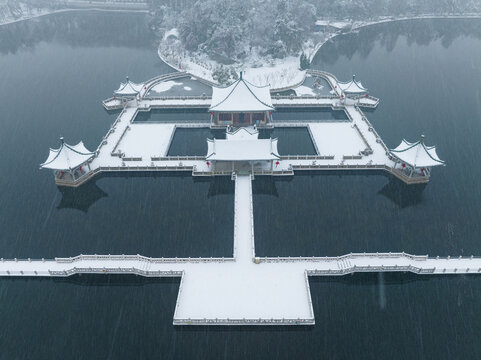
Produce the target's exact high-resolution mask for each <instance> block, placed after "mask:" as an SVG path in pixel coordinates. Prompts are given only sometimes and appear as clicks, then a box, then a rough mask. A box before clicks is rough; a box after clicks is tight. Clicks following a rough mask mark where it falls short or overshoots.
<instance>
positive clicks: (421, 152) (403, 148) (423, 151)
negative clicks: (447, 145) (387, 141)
mask: <svg viewBox="0 0 481 360" xmlns="http://www.w3.org/2000/svg"><path fill="white" fill-rule="evenodd" d="M390 153H391V155H392V156H394V157H395V158H397V159H399V160H401V161H402V162H405V163H406V164H408V165H410V166H412V167H414V168H420V167H431V166H437V165H445V164H446V163H445V162H444V161H443V160H441V159H440V158H439V157H438V154H437V153H436V147H435V146H426V144H424V135H422V136H421V140H419V141H418V142H415V143H410V142H408V141H406V140H405V139H403V141H402V142H401V144H399V146H398V147H397V148H395V149H392V150H390Z"/></svg>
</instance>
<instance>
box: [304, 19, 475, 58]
mask: <svg viewBox="0 0 481 360" xmlns="http://www.w3.org/2000/svg"><path fill="white" fill-rule="evenodd" d="M429 19H431V20H436V19H481V14H469V15H419V16H412V17H399V18H390V19H382V20H377V21H372V22H366V23H362V22H361V23H359V24H358V25H357V26H355V27H354V25H356V22H354V23H352V24H353V27H352V29H351V30H350V31H347V32H342V31H339V32H335V33H331V36H328V38H327V39H326V40H324V41H323V42H321V43H318V44H317V45H316V46H315V47H314V49H315V50H314V51H313V52H312V54H311V56H310V57H309V62H311V61H312V60H313V59H314V57H315V56H316V54H317V53H318V51H320V50H321V48H322V47H323V46H324V44H326V43H327V42H329V41H330V40H332V39H334V38H335V37H337V36H340V35H347V34H350V33H352V32H353V31H355V30H359V29H362V28H365V27H368V26H372V25H378V24H385V23H389V22H396V21H410V20H429Z"/></svg>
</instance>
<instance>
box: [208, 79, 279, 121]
mask: <svg viewBox="0 0 481 360" xmlns="http://www.w3.org/2000/svg"><path fill="white" fill-rule="evenodd" d="M209 111H210V112H211V115H212V116H211V125H213V126H251V125H256V126H265V125H267V124H272V112H273V111H274V106H273V105H272V99H271V93H270V85H266V86H256V85H253V84H251V83H250V82H248V81H247V80H245V79H243V77H242V72H241V73H240V76H239V79H238V80H237V81H235V82H234V83H233V84H231V85H229V86H228V87H225V88H220V87H214V88H213V89H212V102H211V106H210V108H209Z"/></svg>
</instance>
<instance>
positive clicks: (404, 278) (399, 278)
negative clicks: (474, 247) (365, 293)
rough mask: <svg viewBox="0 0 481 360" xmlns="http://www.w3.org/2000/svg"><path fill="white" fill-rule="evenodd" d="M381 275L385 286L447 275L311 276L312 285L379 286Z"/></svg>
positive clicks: (376, 274)
mask: <svg viewBox="0 0 481 360" xmlns="http://www.w3.org/2000/svg"><path fill="white" fill-rule="evenodd" d="M379 274H382V275H383V283H384V284H385V285H403V284H408V283H413V282H426V281H430V280H433V279H435V278H437V279H444V278H445V277H446V275H429V276H426V275H417V274H414V273H411V272H391V273H390V272H386V273H375V272H373V273H355V274H348V275H343V276H310V277H309V283H311V284H328V283H338V284H344V285H348V286H366V285H378V284H379Z"/></svg>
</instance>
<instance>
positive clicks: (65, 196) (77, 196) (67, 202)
mask: <svg viewBox="0 0 481 360" xmlns="http://www.w3.org/2000/svg"><path fill="white" fill-rule="evenodd" d="M58 190H59V191H60V193H61V194H62V199H61V200H60V203H59V204H58V206H57V209H59V210H60V209H77V210H80V211H83V212H84V213H87V212H88V209H89V208H90V207H91V206H92V205H93V204H95V203H96V202H97V201H98V200H100V199H102V198H104V197H107V196H108V194H107V193H106V192H105V191H103V190H102V189H101V188H100V187H98V185H97V183H96V180H91V181H89V182H87V183H85V184H83V185H82V186H79V187H76V188H72V187H66V186H58Z"/></svg>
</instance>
